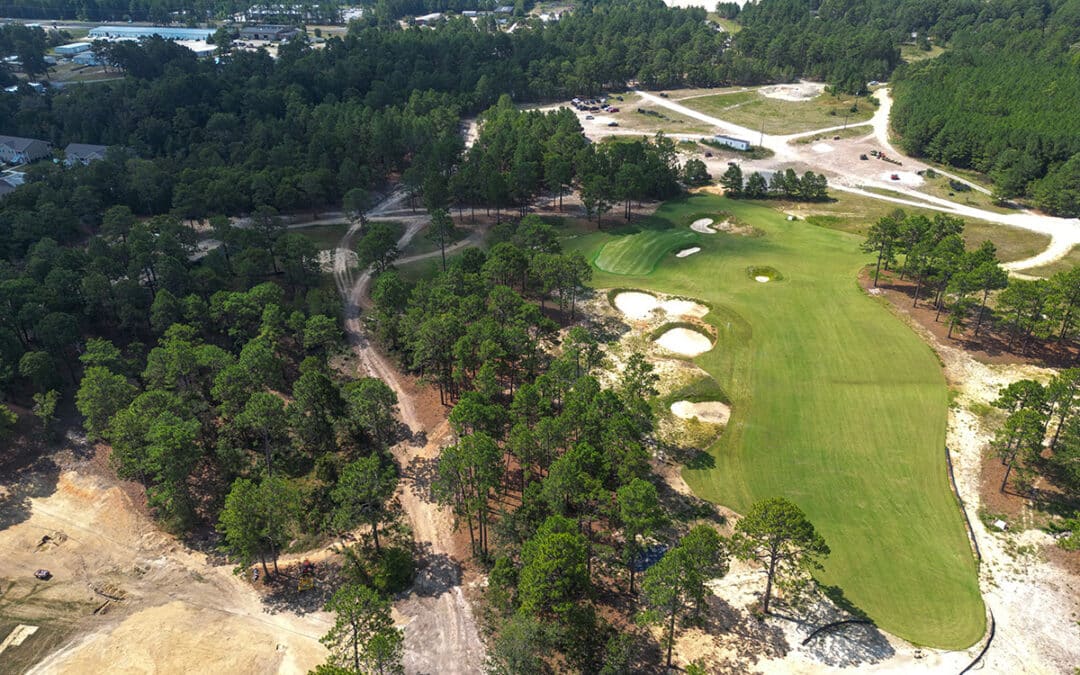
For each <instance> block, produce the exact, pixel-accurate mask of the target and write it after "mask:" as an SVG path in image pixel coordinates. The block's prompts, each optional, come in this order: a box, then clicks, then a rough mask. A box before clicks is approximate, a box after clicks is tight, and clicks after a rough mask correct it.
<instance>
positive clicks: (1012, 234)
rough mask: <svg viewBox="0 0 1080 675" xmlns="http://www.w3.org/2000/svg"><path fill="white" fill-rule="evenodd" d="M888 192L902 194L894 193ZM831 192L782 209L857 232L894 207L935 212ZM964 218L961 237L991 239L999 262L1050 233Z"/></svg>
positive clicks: (1026, 251)
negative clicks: (830, 198) (824, 198)
mask: <svg viewBox="0 0 1080 675" xmlns="http://www.w3.org/2000/svg"><path fill="white" fill-rule="evenodd" d="M888 194H892V195H894V196H904V195H899V194H898V193H888ZM833 196H835V197H836V201H833V202H824V203H820V204H784V205H783V206H784V211H785V212H787V213H795V214H796V215H798V216H799V217H800V218H806V219H807V220H808V221H809V222H811V223H813V224H814V225H820V226H821V227H827V228H829V229H833V230H840V231H842V232H850V233H853V234H859V235H865V234H866V230H867V228H869V227H870V225H872V224H873V223H874V221H876V220H877V219H878V218H881V217H882V216H884V215H887V214H888V213H890V212H891V211H893V210H894V209H897V208H901V209H903V210H904V212H905V213H922V214H923V215H925V216H927V217H928V218H933V217H934V215H935V214H937V213H938V212H937V211H931V210H929V209H916V208H911V207H908V206H900V205H899V204H890V203H889V202H885V201H881V200H879V199H873V198H871V197H864V196H862V195H856V194H851V193H846V192H835V193H833ZM964 222H965V223H966V225H965V227H964V239H965V240H966V241H967V244H968V247H969V248H975V247H977V246H978V245H979V244H981V243H982V242H984V241H986V240H989V241H992V242H994V245H995V246H997V250H998V257H999V258H1000V259H1001V260H1002V261H1003V262H1009V261H1012V260H1023V259H1024V258H1030V257H1031V256H1033V255H1035V254H1036V253H1038V252H1039V251H1042V250H1043V249H1045V248H1046V247H1047V246H1048V245H1049V244H1050V237H1048V236H1046V235H1045V234H1040V233H1038V232H1032V231H1031V230H1022V229H1020V228H1016V227H1008V226H1006V225H1000V224H998V223H988V222H986V221H982V220H970V219H967V218H965V219H964Z"/></svg>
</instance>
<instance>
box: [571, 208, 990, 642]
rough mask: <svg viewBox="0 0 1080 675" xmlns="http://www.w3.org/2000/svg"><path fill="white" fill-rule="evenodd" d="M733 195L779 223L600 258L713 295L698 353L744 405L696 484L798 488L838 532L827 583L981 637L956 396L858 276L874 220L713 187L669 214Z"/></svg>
mask: <svg viewBox="0 0 1080 675" xmlns="http://www.w3.org/2000/svg"><path fill="white" fill-rule="evenodd" d="M720 211H727V212H730V213H733V214H735V215H736V216H737V217H739V218H740V219H742V220H744V221H746V222H748V223H751V224H752V225H754V226H755V227H757V228H759V229H760V230H762V231H763V232H764V233H765V234H764V236H761V237H739V236H730V235H726V234H717V235H713V236H708V237H704V236H703V237H699V238H698V241H697V242H695V245H697V246H701V247H702V249H703V250H702V252H701V253H699V254H698V255H695V256H692V257H690V258H687V259H685V260H680V261H675V260H673V259H672V260H668V261H666V262H665V264H662V265H660V266H658V267H656V268H655V269H650V270H649V272H651V273H648V272H643V273H641V274H640V275H639V276H636V277H629V278H628V277H627V276H622V275H614V274H611V273H609V272H605V271H604V269H603V268H600V269H599V270H597V271H596V273H595V275H594V278H593V284H594V285H595V286H597V287H600V288H607V287H612V286H622V287H638V288H642V289H647V290H653V291H656V292H662V293H669V294H672V295H678V296H683V297H692V298H700V299H701V300H703V301H705V302H707V303H709V304H710V305H711V306H712V308H713V309H712V312H711V313H710V314H709V315H708V316H706V317H705V321H706V322H707V323H709V324H711V325H712V326H713V327H715V328H716V329H717V333H718V338H717V344H716V346H715V347H714V348H713V349H712V350H710V351H708V352H706V353H704V354H702V355H701V356H699V357H697V358H696V359H694V361H695V363H697V364H698V365H699V366H701V367H702V368H704V369H705V371H707V372H708V373H709V374H710V375H711V376H712V377H713V378H715V380H716V383H717V384H716V388H717V389H719V390H721V391H723V392H724V394H725V395H726V397H727V398H729V399H730V401H731V404H732V418H731V421H730V423H729V424H728V427H727V430H726V431H725V432H724V434H722V435H721V437H720V438H719V439H718V441H717V442H716V443H714V444H713V445H712V446H711V447H710V448H709V456H708V457H706V458H705V459H706V460H708V461H705V462H702V463H700V464H699V465H697V467H696V468H693V469H690V468H687V469H686V470H684V476H685V477H686V479H687V482H688V483H689V484H690V486H691V487H692V488H693V489H694V491H695V492H696V493H697V494H698V495H699V496H701V497H704V498H707V499H709V500H712V501H715V502H719V503H723V504H726V505H729V506H731V507H732V508H734V509H736V510H738V511H743V512H745V511H746V509H747V508H748V507H749V506H750V504H752V503H753V502H754V501H756V500H759V499H762V498H766V497H772V496H777V495H784V496H787V497H788V498H790V499H792V500H793V501H794V502H796V503H797V504H799V506H800V507H801V508H802V509H803V510H805V511H806V512H807V514H808V515H809V517H810V519H811V520H812V521H813V522H814V524H815V525H816V527H817V528H818V530H819V531H820V532H821V533H822V535H823V536H824V537H825V539H826V541H827V542H828V543H829V545H830V547H831V548H832V551H833V552H832V555H831V556H830V557H829V558H828V559H827V561H826V563H825V569H824V570H823V571H822V572H821V573H820V574H819V576H818V578H819V580H820V581H821V582H822V583H823V584H825V585H827V586H835V587H838V589H839V590H840V591H841V592H842V593H843V595H844V597H845V598H846V599H847V600H848V601H850V602H851V603H853V604H854V605H855V606H857V607H858V608H860V609H861V610H862V611H864V612H866V613H867V614H868V615H869V616H870V617H871V618H873V619H874V621H875V622H877V624H878V625H879V626H880V627H881V628H883V629H884V630H887V631H889V632H891V633H893V634H896V635H899V636H900V637H903V638H905V639H908V640H910V641H912V642H914V643H916V644H920V645H931V646H934V647H941V648H950V649H960V648H965V647H968V646H970V645H971V644H973V643H974V642H975V641H976V640H978V639H979V638H980V637H982V635H983V633H984V630H985V615H984V611H985V610H984V607H983V603H982V598H981V596H980V594H979V586H978V577H977V573H976V565H975V560H974V558H973V556H972V553H971V549H970V546H969V544H968V541H967V537H966V534H965V531H964V525H963V520H962V518H961V515H960V513H959V510H958V508H957V504H956V501H955V499H954V497H953V495H952V492H951V490H950V487H949V483H948V478H947V476H946V467H945V461H944V457H943V453H944V446H945V427H946V414H947V405H948V394H947V388H946V386H945V379H944V376H943V374H942V371H941V366H940V364H939V363H938V361H937V359H936V357H935V355H934V353H933V352H932V351H931V349H930V348H929V347H928V346H927V345H926V344H925V343H923V342H922V341H921V340H920V339H919V338H918V336H917V335H916V334H915V333H914V332H913V331H911V329H910V328H908V327H907V326H906V325H904V324H903V323H902V322H901V321H900V320H898V319H897V318H896V317H895V316H893V315H892V314H891V313H890V312H889V310H888V309H887V308H886V307H885V306H884V305H883V304H882V303H881V302H880V301H879V300H877V299H874V298H871V297H869V296H867V295H865V294H864V293H863V292H862V291H861V290H859V288H858V286H857V285H856V283H855V276H856V274H857V272H858V270H859V269H860V268H861V267H862V266H863V265H864V264H866V262H867V261H868V257H867V255H866V254H864V253H861V252H860V251H859V244H860V242H861V239H860V238H859V237H857V236H854V235H852V234H847V233H844V232H839V231H836V230H832V229H826V228H822V227H813V226H810V225H808V224H807V223H805V222H802V221H794V222H790V221H787V220H786V219H785V218H784V216H783V214H782V213H780V212H778V211H777V210H775V209H774V208H769V207H766V206H762V205H759V204H753V203H749V202H738V201H731V200H725V199H723V198H719V197H715V196H711V195H698V196H693V197H687V198H682V199H678V200H674V201H671V202H668V203H666V204H664V205H663V206H661V208H660V209H659V210H658V211H657V213H656V218H658V219H667V220H668V221H669V222H670V223H671V224H672V225H673V226H675V225H678V224H683V223H686V222H687V221H688V219H690V218H692V217H693V216H695V215H696V214H700V213H717V212H720ZM625 239H626V237H618V236H617V235H613V234H611V233H606V232H602V233H593V234H589V235H585V236H579V237H576V238H574V239H571V240H568V241H566V242H565V246H566V248H567V249H569V250H578V251H581V252H582V253H584V254H586V256H594V255H595V254H596V253H597V252H602V251H603V250H604V249H606V248H607V247H608V246H609V245H611V244H612V243H616V242H619V241H621V240H625ZM624 248H625V249H635V250H639V249H640V248H641V247H640V246H638V245H629V246H628V245H624V246H622V247H620V249H624ZM627 255H628V257H630V255H629V251H627ZM662 257H663V256H662V255H661V256H659V257H658V258H657V260H659V258H662ZM641 267H642V268H644V267H646V265H642V266H641ZM752 267H775V268H776V269H778V270H782V271H783V274H784V279H785V280H784V282H783V283H764V284H763V283H756V282H755V281H754V280H753V279H751V278H748V276H747V269H748V268H752Z"/></svg>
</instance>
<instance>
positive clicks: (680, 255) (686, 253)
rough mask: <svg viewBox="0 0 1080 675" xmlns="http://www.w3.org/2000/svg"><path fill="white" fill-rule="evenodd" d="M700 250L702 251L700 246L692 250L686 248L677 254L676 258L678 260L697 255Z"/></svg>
mask: <svg viewBox="0 0 1080 675" xmlns="http://www.w3.org/2000/svg"><path fill="white" fill-rule="evenodd" d="M700 250H701V247H700V246H694V247H692V248H684V249H683V250H681V251H679V252H678V253H676V254H675V257H676V258H685V257H686V256H690V255H694V254H695V253H697V252H698V251H700Z"/></svg>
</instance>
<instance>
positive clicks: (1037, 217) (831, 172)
mask: <svg viewBox="0 0 1080 675" xmlns="http://www.w3.org/2000/svg"><path fill="white" fill-rule="evenodd" d="M636 93H637V94H638V95H640V96H641V97H642V99H643V100H646V101H649V102H650V103H653V104H656V105H659V106H662V107H664V108H667V109H669V110H672V111H674V112H677V113H680V114H682V115H686V116H688V117H691V118H693V119H696V120H699V121H702V122H705V123H707V124H711V125H713V126H715V127H717V128H718V129H720V130H722V131H724V132H725V133H729V134H733V135H735V136H740V137H742V138H746V139H748V140H750V141H753V140H755V139H760V144H761V145H763V146H764V147H766V148H768V149H769V150H772V151H773V153H774V157H772V158H771V159H770V160H768V161H764V162H755V163H754V164H755V165H761V166H762V167H763V168H765V167H768V168H786V166H790V165H791V164H798V165H800V166H806V167H809V168H811V169H813V170H815V171H818V172H821V173H824V174H825V175H826V176H827V177H828V178H829V187H830V188H834V189H837V190H841V191H844V192H850V193H853V194H859V195H862V196H864V197H870V198H872V199H878V200H882V201H887V202H891V203H895V204H898V205H901V206H912V207H919V208H926V209H931V210H935V211H942V212H945V213H951V214H954V215H957V216H962V217H966V218H975V219H979V220H984V221H987V222H991V223H998V224H1001V225H1006V226H1008V227H1015V228H1019V229H1024V230H1030V231H1032V232H1038V233H1040V234H1045V235H1049V236H1050V244H1049V245H1048V246H1047V248H1046V249H1045V250H1043V251H1041V252H1039V253H1038V254H1037V255H1035V256H1032V257H1030V258H1026V259H1024V260H1015V261H1012V262H1010V263H1007V264H1005V265H1004V267H1005V268H1006V269H1008V270H1010V271H1015V272H1019V271H1021V270H1026V269H1031V268H1034V267H1040V266H1043V265H1047V264H1050V263H1053V262H1056V261H1058V260H1060V259H1061V258H1063V257H1065V256H1066V255H1068V253H1069V251H1071V250H1072V249H1073V247H1075V246H1077V245H1080V219H1078V218H1057V217H1054V216H1047V215H1043V214H1040V213H1036V212H1034V211H1027V210H1020V211H1016V212H1012V213H1000V212H997V211H989V210H986V209H980V208H976V207H973V206H968V205H966V204H959V203H956V202H953V201H950V200H948V199H944V198H942V197H936V196H934V195H929V194H926V193H924V192H920V191H918V190H915V189H912V188H908V187H904V186H902V185H898V184H897V183H896V182H893V181H885V180H881V179H880V177H878V176H877V175H876V174H877V173H878V172H879V169H880V166H877V164H876V163H874V164H873V165H868V167H870V166H872V167H873V168H872V170H871V171H870V172H860V171H855V170H852V169H851V168H850V167H849V166H847V165H844V164H842V163H840V162H839V161H838V160H837V159H835V158H833V157H830V155H831V154H832V153H828V154H822V153H817V152H814V150H813V148H811V147H809V146H800V145H797V144H793V143H792V142H791V141H793V140H795V139H798V138H802V137H806V136H812V135H816V134H823V133H829V132H831V131H835V130H837V127H828V128H826V129H818V130H815V131H810V132H800V133H797V134H789V135H786V136H774V135H771V134H764V135H762V134H761V133H760V132H758V131H755V130H753V129H749V128H747V127H743V126H739V125H737V124H732V123H730V122H727V121H725V120H722V119H720V118H717V117H714V116H712V115H708V114H706V113H703V112H700V111H697V110H694V109H692V108H688V107H687V106H685V105H681V104H679V103H676V102H675V101H672V100H671V99H669V98H664V97H661V96H656V95H655V94H651V93H648V92H644V91H636ZM874 95H875V96H876V97H877V98H878V100H879V101H880V103H881V105H879V106H878V109H877V111H875V113H874V117H873V118H872V119H871V120H870V122H869V124H870V125H871V126H872V127H873V137H874V139H875V140H876V144H877V145H878V146H879V147H880V148H883V149H884V150H885V151H886V152H887V153H888V154H889V155H890V156H894V157H903V161H904V169H905V170H906V171H916V170H922V169H927V168H931V167H929V165H927V164H925V163H923V162H920V161H919V160H917V159H913V158H910V157H907V156H905V155H903V154H902V153H900V152H898V151H897V150H896V149H895V148H894V147H893V146H892V144H891V143H890V142H889V114H890V112H891V110H892V98H891V97H890V95H889V90H888V89H887V88H881V89H878V90H876V91H875V92H874ZM864 124H865V123H864ZM848 126H854V125H848ZM599 134H600V135H604V132H603V131H601V132H599ZM843 142H844V141H841V142H839V143H843ZM856 164H857V163H856ZM748 168H752V167H748ZM934 170H935V171H937V172H938V173H941V174H943V175H945V176H948V177H950V178H953V179H954V180H959V181H960V182H963V183H966V184H968V185H970V186H971V187H972V188H973V189H975V190H978V191H980V192H983V193H987V194H988V193H989V190H987V189H986V188H985V187H983V186H981V185H978V184H975V183H972V182H971V181H969V180H967V179H965V178H961V177H960V176H956V175H954V174H951V173H948V172H946V171H942V170H941V169H938V168H936V167H934ZM867 186H869V187H874V188H879V189H887V190H890V191H892V192H895V193H898V194H900V195H901V196H900V197H895V196H890V195H883V194H879V193H877V192H872V191H869V190H866V189H864V187H867Z"/></svg>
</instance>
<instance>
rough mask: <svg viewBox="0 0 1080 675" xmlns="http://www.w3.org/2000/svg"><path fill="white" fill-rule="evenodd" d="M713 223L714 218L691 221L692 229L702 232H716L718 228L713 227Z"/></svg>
mask: <svg viewBox="0 0 1080 675" xmlns="http://www.w3.org/2000/svg"><path fill="white" fill-rule="evenodd" d="M712 224H713V219H712V218H698V219H697V220H695V221H694V222H692V223H690V229H691V230H693V231H694V232H700V233H701V234H716V230H714V229H712V227H711V226H712Z"/></svg>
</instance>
